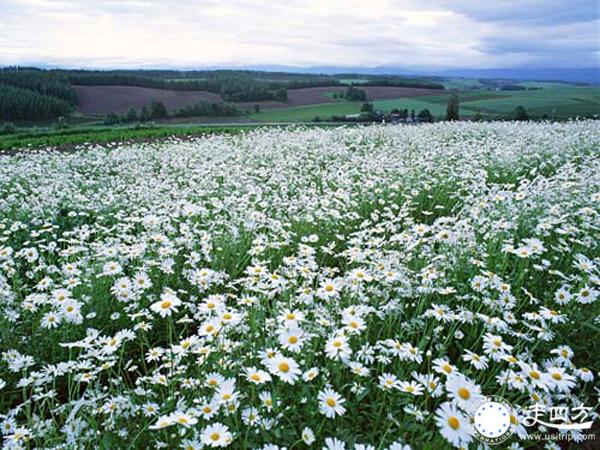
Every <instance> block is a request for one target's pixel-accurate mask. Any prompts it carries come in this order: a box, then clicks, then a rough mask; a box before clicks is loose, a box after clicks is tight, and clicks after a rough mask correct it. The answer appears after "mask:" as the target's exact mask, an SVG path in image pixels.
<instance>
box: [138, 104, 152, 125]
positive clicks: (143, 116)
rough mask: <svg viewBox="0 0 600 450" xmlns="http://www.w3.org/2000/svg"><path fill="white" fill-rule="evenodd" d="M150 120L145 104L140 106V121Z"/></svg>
mask: <svg viewBox="0 0 600 450" xmlns="http://www.w3.org/2000/svg"><path fill="white" fill-rule="evenodd" d="M149 120H150V113H149V112H148V108H146V107H145V106H143V107H142V110H141V112H140V122H148V121H149Z"/></svg>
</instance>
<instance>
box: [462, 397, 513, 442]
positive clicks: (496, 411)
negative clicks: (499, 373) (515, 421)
mask: <svg viewBox="0 0 600 450" xmlns="http://www.w3.org/2000/svg"><path fill="white" fill-rule="evenodd" d="M511 415H513V408H512V406H511V404H510V403H509V402H508V401H507V400H505V399H503V398H502V397H498V396H495V395H494V396H489V397H484V399H483V400H482V401H480V402H478V403H477V404H475V405H474V406H473V408H472V409H471V411H470V419H471V420H470V421H471V425H472V427H473V435H474V436H475V438H476V439H477V440H479V441H481V442H484V443H486V444H490V445H494V444H500V443H502V442H504V441H506V440H507V439H508V438H509V437H510V436H511V435H512V430H511V426H510V425H511V421H510V416H511Z"/></svg>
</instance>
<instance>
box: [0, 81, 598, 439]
mask: <svg viewBox="0 0 600 450" xmlns="http://www.w3.org/2000/svg"><path fill="white" fill-rule="evenodd" d="M502 94H504V93H498V96H501V95H502ZM473 95H475V94H473ZM510 95H513V93H510ZM439 98H440V99H441V98H443V97H442V96H439ZM475 98H476V97H475ZM383 101H386V100H383ZM414 101H422V100H420V99H419V100H414ZM436 101H437V100H436ZM487 101H490V102H502V101H503V100H502V99H501V98H498V99H495V98H494V99H478V100H473V102H471V103H478V104H479V102H487ZM440 102H441V100H440ZM430 104H432V105H435V104H436V103H435V102H434V101H432V102H430ZM437 104H439V105H441V106H443V105H444V103H443V102H441V103H437ZM544 104H545V103H544V102H543V101H542V100H541V99H540V100H539V105H540V107H542V106H543V105H544ZM339 106H340V105H339V104H338V103H332V104H330V105H327V107H331V108H335V107H339ZM323 108H325V106H323ZM268 113H270V111H269V112H265V113H260V114H268ZM280 113H281V111H280ZM311 114H313V113H311ZM314 115H318V114H313V116H314ZM0 233H1V238H0V239H1V240H0V293H1V295H0V355H1V356H0V429H1V430H2V431H1V432H2V436H3V439H4V441H3V442H4V445H5V448H10V449H12V448H45V449H50V448H56V449H58V448H61V449H86V448H89V449H95V448H102V449H137V448H139V449H145V448H166V449H186V450H188V449H191V450H194V449H200V448H213V447H227V448H232V449H267V450H280V449H283V448H287V449H289V450H292V449H300V448H308V447H310V446H312V448H318V449H321V448H327V449H328V450H333V449H346V448H348V449H356V450H365V449H378V450H383V449H385V450H408V449H411V448H412V449H415V450H417V449H431V450H434V449H435V450H438V449H446V448H452V447H456V448H483V447H482V445H481V444H480V443H479V442H477V441H476V440H475V439H474V437H473V429H472V426H471V424H470V423H469V415H470V414H471V412H472V408H473V407H474V405H476V404H477V403H478V402H479V401H480V400H481V399H482V396H484V395H486V396H487V395H500V396H502V397H503V398H505V399H506V400H508V401H509V402H510V403H511V404H512V406H513V408H514V409H513V410H512V412H511V417H510V425H509V426H510V431H511V432H512V433H513V435H512V437H510V440H509V441H508V443H514V445H515V446H514V447H513V448H515V449H518V448H525V447H528V446H536V445H538V442H534V441H529V440H528V438H527V434H528V433H533V432H536V431H538V430H537V428H536V427H535V426H533V427H529V426H526V423H525V421H524V417H525V411H526V410H527V409H528V408H529V407H530V406H531V405H534V404H538V403H539V404H543V405H557V406H564V407H569V408H576V407H579V406H581V405H585V406H586V407H590V408H597V405H598V403H597V402H598V381H597V380H598V376H600V374H599V373H598V371H599V370H600V365H599V363H598V358H597V355H598V341H597V340H598V336H599V335H600V301H599V300H598V296H599V294H600V126H599V124H598V122H596V121H573V122H568V123H554V124H552V123H508V122H498V123H459V122H454V123H452V122H446V123H438V124H430V125H421V126H411V127H408V126H368V127H354V128H346V127H342V128H335V129H321V128H310V129H309V128H302V127H295V128H285V129H270V130H254V131H247V130H246V131H244V130H242V131H240V132H238V133H235V134H232V135H224V134H213V135H210V136H206V137H201V138H190V139H177V138H173V139H170V140H168V141H163V142H156V143H153V142H150V143H138V144H127V145H125V144H123V145H115V144H113V145H107V146H103V145H90V146H87V147H85V148H82V149H81V151H77V152H69V153H64V152H59V151H56V150H54V149H51V148H48V149H44V150H38V151H33V150H31V151H28V152H21V153H17V154H15V155H12V156H0ZM589 414H590V415H591V417H593V418H596V417H597V416H596V412H595V411H592V412H590V413H589ZM567 433H570V434H571V439H574V440H580V439H583V438H582V433H581V432H578V431H571V432H567ZM508 443H507V444H506V445H508Z"/></svg>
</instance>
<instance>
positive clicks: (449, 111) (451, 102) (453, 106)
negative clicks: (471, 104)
mask: <svg viewBox="0 0 600 450" xmlns="http://www.w3.org/2000/svg"><path fill="white" fill-rule="evenodd" d="M458 110H459V101H458V95H457V94H456V92H454V93H453V94H452V95H451V96H450V98H449V99H448V106H447V107H446V120H458V119H459V115H458Z"/></svg>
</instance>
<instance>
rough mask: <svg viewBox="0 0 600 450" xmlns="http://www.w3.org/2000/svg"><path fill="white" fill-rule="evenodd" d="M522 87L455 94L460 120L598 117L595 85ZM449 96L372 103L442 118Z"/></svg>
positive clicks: (355, 108)
mask: <svg viewBox="0 0 600 450" xmlns="http://www.w3.org/2000/svg"><path fill="white" fill-rule="evenodd" d="M522 85H523V86H525V87H538V88H540V89H536V90H523V91H494V90H483V89H475V90H465V91H460V92H458V97H459V99H460V110H461V116H462V117H473V116H475V115H476V114H479V115H480V116H482V117H484V118H486V119H506V118H510V117H511V114H513V112H514V110H515V108H516V107H517V106H523V107H525V108H526V109H527V111H528V113H529V115H530V116H531V117H532V118H537V119H539V118H542V117H545V118H547V119H551V118H555V119H567V118H575V117H577V116H579V117H583V116H588V115H594V114H596V115H598V114H600V88H598V87H595V86H573V85H568V84H565V83H535V82H523V83H522ZM449 97H450V93H449V92H447V93H444V94H436V95H420V96H411V97H399V98H386V99H376V100H373V101H372V102H373V107H374V108H375V109H376V110H381V111H386V112H389V111H391V110H392V109H394V108H400V109H404V108H406V109H408V110H411V109H412V110H415V112H416V113H417V114H418V113H419V111H421V110H423V109H428V110H429V111H430V112H431V113H432V114H433V115H434V116H435V117H436V118H438V119H444V118H445V117H446V106H447V103H448V99H449ZM361 106H362V104H361V103H357V102H349V101H344V100H338V101H337V102H336V103H322V104H313V105H306V106H298V107H290V108H282V109H270V110H265V111H261V112H259V113H254V114H251V115H250V117H251V118H252V119H253V120H256V121H266V122H277V121H281V122H298V121H312V120H314V118H315V117H319V118H321V120H323V119H327V118H329V117H331V116H336V115H337V116H340V115H346V114H357V113H359V112H360V109H361Z"/></svg>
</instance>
